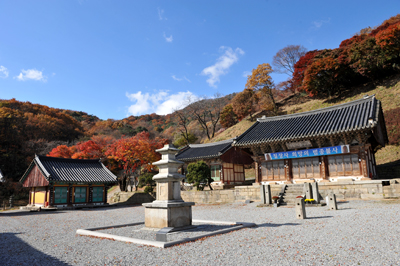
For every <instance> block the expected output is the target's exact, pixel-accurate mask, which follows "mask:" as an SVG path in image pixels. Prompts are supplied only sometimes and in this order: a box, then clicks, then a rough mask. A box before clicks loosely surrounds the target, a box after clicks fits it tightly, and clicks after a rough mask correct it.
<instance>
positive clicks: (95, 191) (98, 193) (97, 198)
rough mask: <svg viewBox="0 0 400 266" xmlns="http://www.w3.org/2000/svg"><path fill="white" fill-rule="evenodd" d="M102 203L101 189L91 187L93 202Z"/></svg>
mask: <svg viewBox="0 0 400 266" xmlns="http://www.w3.org/2000/svg"><path fill="white" fill-rule="evenodd" d="M99 201H103V187H93V202H99Z"/></svg>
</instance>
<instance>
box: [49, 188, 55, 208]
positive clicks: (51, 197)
mask: <svg viewBox="0 0 400 266" xmlns="http://www.w3.org/2000/svg"><path fill="white" fill-rule="evenodd" d="M53 204H54V186H53V185H52V184H50V185H49V206H53Z"/></svg>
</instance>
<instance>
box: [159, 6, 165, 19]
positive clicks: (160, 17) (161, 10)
mask: <svg viewBox="0 0 400 266" xmlns="http://www.w3.org/2000/svg"><path fill="white" fill-rule="evenodd" d="M157 11H158V19H159V20H163V19H165V20H167V18H166V17H164V16H163V15H164V9H161V8H159V7H158V8H157Z"/></svg>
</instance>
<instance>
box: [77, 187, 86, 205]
mask: <svg viewBox="0 0 400 266" xmlns="http://www.w3.org/2000/svg"><path fill="white" fill-rule="evenodd" d="M75 202H86V187H76V188H75Z"/></svg>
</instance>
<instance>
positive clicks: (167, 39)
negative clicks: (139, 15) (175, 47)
mask: <svg viewBox="0 0 400 266" xmlns="http://www.w3.org/2000/svg"><path fill="white" fill-rule="evenodd" d="M163 36H164V39H165V40H166V41H167V42H172V41H173V40H174V38H172V35H171V36H169V37H167V35H165V32H164V35H163Z"/></svg>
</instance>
